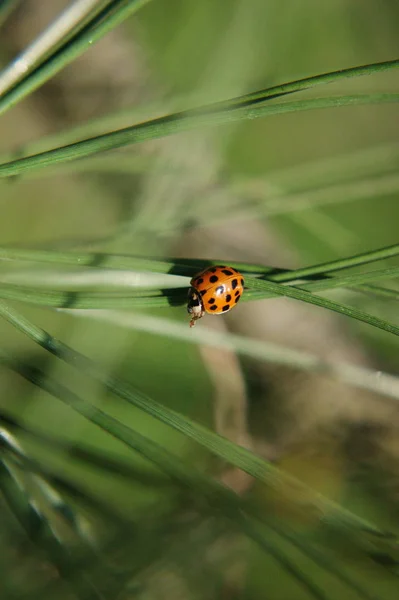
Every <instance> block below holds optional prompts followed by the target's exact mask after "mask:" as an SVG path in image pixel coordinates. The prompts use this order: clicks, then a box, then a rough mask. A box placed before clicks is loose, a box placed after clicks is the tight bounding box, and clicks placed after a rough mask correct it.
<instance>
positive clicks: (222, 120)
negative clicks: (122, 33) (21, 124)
mask: <svg viewBox="0 0 399 600" xmlns="http://www.w3.org/2000/svg"><path fill="white" fill-rule="evenodd" d="M395 66H396V65H395ZM267 100H268V98H267V97H266V98H265V100H264V103H262V102H261V101H260V100H253V101H252V102H250V103H248V104H245V103H243V102H242V101H239V102H238V103H237V104H235V101H231V102H230V103H229V104H228V105H227V108H220V107H218V106H216V108H215V107H213V106H212V105H211V106H208V107H204V108H202V109H195V110H188V111H184V112H180V113H174V114H172V115H167V116H165V117H160V118H158V119H153V120H152V121H147V122H145V123H139V124H137V125H133V126H132V127H126V128H125V129H120V130H118V131H112V132H110V133H106V134H103V135H99V136H97V137H95V138H90V139H87V140H83V141H81V142H76V143H74V144H70V145H68V146H63V147H61V148H56V149H54V150H48V151H47V152H42V153H39V154H36V155H33V156H28V157H26V158H20V159H18V160H14V161H10V162H7V163H3V164H1V165H0V178H1V177H10V176H11V175H19V174H20V173H24V172H26V171H29V170H32V169H39V168H44V167H48V166H51V165H56V164H58V163H61V162H65V161H69V160H76V159H78V158H83V157H86V156H90V155H93V154H96V153H97V152H104V151H105V150H113V149H116V148H121V147H123V146H128V145H131V144H138V143H142V142H145V141H148V140H154V139H159V138H162V137H165V136H169V135H174V134H177V133H182V132H184V131H191V130H193V129H196V128H198V127H210V126H216V125H227V124H230V123H236V122H239V121H243V120H248V119H250V120H251V119H256V118H259V117H265V116H272V115H277V114H288V113H291V112H298V111H307V110H319V109H327V108H337V107H341V106H361V105H365V104H386V103H397V102H399V94H358V95H352V96H336V97H332V98H313V99H310V100H299V101H292V102H284V103H281V104H268V103H267ZM0 107H1V104H0Z"/></svg>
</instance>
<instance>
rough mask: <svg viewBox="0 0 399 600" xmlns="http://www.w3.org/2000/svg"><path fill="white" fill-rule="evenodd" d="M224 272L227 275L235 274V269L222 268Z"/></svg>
mask: <svg viewBox="0 0 399 600" xmlns="http://www.w3.org/2000/svg"><path fill="white" fill-rule="evenodd" d="M222 273H224V274H225V275H229V276H230V275H233V271H229V269H222Z"/></svg>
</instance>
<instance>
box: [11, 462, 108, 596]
mask: <svg viewBox="0 0 399 600" xmlns="http://www.w3.org/2000/svg"><path fill="white" fill-rule="evenodd" d="M0 487H1V490H2V493H3V496H4V499H5V501H6V502H7V504H8V506H9V508H10V510H11V511H12V512H13V513H14V515H15V517H16V518H17V520H18V521H19V522H20V523H21V525H22V527H23V528H24V530H25V532H26V534H27V536H28V537H29V538H30V540H31V541H32V542H33V543H34V544H36V545H37V546H38V547H39V548H40V550H41V551H42V552H43V554H44V555H45V557H46V558H47V559H48V560H49V562H50V563H52V564H54V566H55V568H56V569H57V571H58V572H59V573H60V575H61V577H62V578H63V579H64V581H65V582H66V583H67V585H68V586H70V587H71V589H72V591H73V592H74V593H75V594H76V596H77V598H80V599H81V600H102V596H101V594H100V593H99V592H98V590H97V589H96V587H95V586H94V585H93V584H92V583H91V582H89V581H88V579H87V578H86V576H85V575H84V574H83V573H81V572H79V567H78V566H77V565H76V564H74V562H73V561H72V559H71V557H70V555H69V553H68V552H67V550H66V548H64V546H63V545H62V544H61V543H60V542H59V541H58V539H57V538H56V536H55V535H54V533H53V531H52V529H51V527H50V525H49V523H48V521H47V519H46V518H45V516H44V515H42V514H41V512H40V511H39V510H38V509H37V508H33V506H32V505H31V503H30V501H29V498H28V496H27V495H26V494H25V492H24V491H23V489H22V488H21V487H20V485H19V482H18V481H17V480H16V479H15V478H14V477H13V472H12V470H11V469H10V468H9V467H7V466H6V463H5V462H4V461H0Z"/></svg>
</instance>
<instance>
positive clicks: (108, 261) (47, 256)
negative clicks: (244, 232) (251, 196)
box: [0, 244, 399, 283]
mask: <svg viewBox="0 0 399 600" xmlns="http://www.w3.org/2000/svg"><path fill="white" fill-rule="evenodd" d="M398 255H399V244H393V245H392V246H385V247H383V248H378V249H377V250H371V251H368V252H363V253H361V254H357V255H355V256H349V257H346V258H342V259H338V260H334V261H329V262H326V263H322V264H317V265H311V266H309V267H304V268H300V269H293V270H286V269H285V270H283V271H281V270H280V272H278V273H271V272H270V271H276V269H275V267H271V266H264V265H252V264H247V263H242V262H234V261H233V262H231V263H229V264H231V265H232V266H235V267H237V269H239V270H242V271H243V273H248V274H251V273H252V274H258V275H263V274H267V276H268V279H270V280H272V281H275V282H276V283H284V282H288V281H294V280H296V279H303V278H305V277H310V276H314V275H320V276H323V275H327V274H328V273H331V272H333V271H340V270H342V269H348V268H350V267H356V266H360V265H365V264H368V263H372V262H376V261H379V260H385V259H388V258H392V257H394V256H398ZM2 260H3V261H26V262H39V263H49V264H52V263H53V264H59V265H70V266H82V267H93V268H94V267H96V268H99V267H102V268H113V269H130V270H132V271H134V270H138V271H150V272H153V271H155V272H158V273H173V274H176V275H184V276H186V277H188V276H192V275H194V274H195V273H197V272H198V271H200V270H201V269H203V268H205V267H207V266H211V265H217V264H223V262H224V260H204V259H188V258H169V259H164V260H159V259H155V258H142V257H139V256H129V255H121V254H119V255H118V254H109V253H103V252H57V251H54V250H31V249H28V250H27V249H25V248H5V247H0V261H2Z"/></svg>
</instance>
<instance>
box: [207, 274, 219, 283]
mask: <svg viewBox="0 0 399 600" xmlns="http://www.w3.org/2000/svg"><path fill="white" fill-rule="evenodd" d="M209 281H210V282H211V283H216V282H217V281H219V277H218V276H217V275H211V276H210V277H209Z"/></svg>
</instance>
